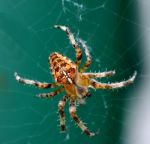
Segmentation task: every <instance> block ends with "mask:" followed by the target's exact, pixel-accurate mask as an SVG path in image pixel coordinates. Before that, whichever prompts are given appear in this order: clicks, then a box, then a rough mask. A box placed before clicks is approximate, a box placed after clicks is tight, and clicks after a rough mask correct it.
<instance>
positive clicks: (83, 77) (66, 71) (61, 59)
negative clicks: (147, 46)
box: [15, 25, 137, 136]
mask: <svg viewBox="0 0 150 144" xmlns="http://www.w3.org/2000/svg"><path fill="white" fill-rule="evenodd" d="M54 27H55V28H57V29H60V30H62V31H64V32H66V34H67V36H68V38H69V40H70V42H71V44H72V46H73V48H74V49H75V51H76V62H73V61H71V60H70V59H69V58H67V57H65V56H63V55H62V54H60V53H57V52H54V53H52V54H51V55H50V56H49V64H50V69H51V71H52V74H53V76H54V79H55V83H46V82H39V81H35V80H29V79H25V78H22V77H20V76H19V75H18V74H17V73H16V72H15V78H16V80H17V81H18V82H20V83H23V84H28V85H33V86H36V87H38V88H41V89H47V88H54V87H58V89H57V90H56V91H54V92H50V93H42V94H39V95H37V96H38V97H40V98H50V97H54V96H56V95H57V94H59V93H61V92H63V91H66V95H65V96H64V97H63V98H62V99H61V100H60V101H59V104H58V111H59V117H60V128H61V132H64V131H65V129H66V126H65V115H64V106H65V104H66V102H67V100H69V101H70V106H69V112H70V115H71V117H72V119H73V120H74V121H75V123H77V125H78V126H79V128H80V129H81V130H82V131H83V132H84V133H85V134H86V135H88V136H94V135H95V133H93V132H91V131H90V130H89V129H88V128H87V127H86V126H85V124H84V123H83V122H82V121H81V120H80V119H79V117H78V116H77V114H76V103H77V102H80V103H83V101H84V99H85V98H86V97H89V96H90V93H89V92H88V88H89V87H92V88H94V89H116V88H122V87H125V86H127V85H129V84H132V83H133V81H134V79H135V77H136V74H137V73H136V72H135V73H134V74H133V76H132V77H131V78H129V79H128V80H125V81H121V82H115V83H101V82H98V81H97V80H95V79H96V78H102V77H109V76H112V75H114V74H115V71H106V72H99V73H91V72H85V71H86V69H87V68H88V67H89V66H90V64H91V56H90V53H89V50H88V47H87V46H86V44H85V43H84V42H83V41H82V40H80V44H81V45H82V47H83V48H84V51H85V54H86V57H87V60H86V62H85V64H84V65H83V66H82V67H81V68H79V66H80V63H81V59H82V51H81V49H80V47H79V45H78V43H77V42H76V40H75V38H74V36H73V34H72V32H71V31H70V30H69V28H68V27H66V26H61V25H55V26H54Z"/></svg>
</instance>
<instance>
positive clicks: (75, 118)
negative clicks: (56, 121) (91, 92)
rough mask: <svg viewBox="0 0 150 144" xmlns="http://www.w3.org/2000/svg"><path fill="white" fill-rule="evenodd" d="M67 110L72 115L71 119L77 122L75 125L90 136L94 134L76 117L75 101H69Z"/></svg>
mask: <svg viewBox="0 0 150 144" xmlns="http://www.w3.org/2000/svg"><path fill="white" fill-rule="evenodd" d="M69 112H70V115H71V117H72V119H73V120H74V121H75V122H76V123H77V125H78V126H79V128H80V129H81V130H82V131H83V132H84V133H85V134H86V135H88V136H90V137H92V136H94V135H95V134H94V133H92V132H90V131H89V130H88V128H87V127H86V126H85V125H84V123H83V122H82V121H81V120H80V119H79V118H78V116H77V114H76V106H75V102H74V101H73V100H71V101H70V107H69Z"/></svg>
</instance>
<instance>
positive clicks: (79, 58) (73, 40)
mask: <svg viewBox="0 0 150 144" xmlns="http://www.w3.org/2000/svg"><path fill="white" fill-rule="evenodd" d="M54 27H55V28H57V29H61V30H63V31H64V32H66V34H67V36H68V37H69V40H70V42H71V44H72V46H73V47H74V49H75V51H76V64H77V65H78V66H79V65H80V63H81V58H82V51H81V49H80V48H79V46H78V43H77V42H76V40H75V38H74V36H73V34H72V32H71V31H70V29H69V28H68V27H66V26H61V25H55V26H54Z"/></svg>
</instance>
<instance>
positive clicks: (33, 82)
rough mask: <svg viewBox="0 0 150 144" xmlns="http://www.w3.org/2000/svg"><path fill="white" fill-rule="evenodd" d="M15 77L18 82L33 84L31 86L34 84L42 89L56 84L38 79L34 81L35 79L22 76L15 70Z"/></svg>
mask: <svg viewBox="0 0 150 144" xmlns="http://www.w3.org/2000/svg"><path fill="white" fill-rule="evenodd" d="M15 78H16V80H17V81H18V82H20V83H23V84H28V85H33V86H36V87H38V88H42V89H46V88H53V87H56V86H57V84H56V83H53V84H52V83H45V82H39V81H35V80H29V79H25V78H22V77H20V76H19V75H18V74H17V73H16V72H15Z"/></svg>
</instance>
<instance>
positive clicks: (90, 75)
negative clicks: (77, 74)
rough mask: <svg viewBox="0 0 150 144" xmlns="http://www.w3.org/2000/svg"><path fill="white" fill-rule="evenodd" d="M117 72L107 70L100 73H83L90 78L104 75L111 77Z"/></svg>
mask: <svg viewBox="0 0 150 144" xmlns="http://www.w3.org/2000/svg"><path fill="white" fill-rule="evenodd" d="M114 74H115V71H107V72H99V73H83V75H85V76H87V77H88V78H103V77H110V76H113V75H114Z"/></svg>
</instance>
